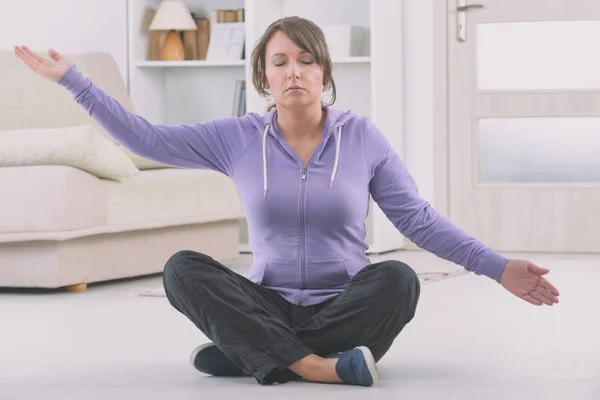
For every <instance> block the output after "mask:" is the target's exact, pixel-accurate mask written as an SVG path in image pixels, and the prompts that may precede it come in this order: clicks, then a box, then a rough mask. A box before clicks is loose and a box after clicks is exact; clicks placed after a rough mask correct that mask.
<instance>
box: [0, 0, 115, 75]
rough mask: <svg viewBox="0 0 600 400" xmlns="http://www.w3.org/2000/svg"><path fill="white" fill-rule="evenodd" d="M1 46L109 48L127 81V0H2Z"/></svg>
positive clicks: (68, 50)
mask: <svg viewBox="0 0 600 400" xmlns="http://www.w3.org/2000/svg"><path fill="white" fill-rule="evenodd" d="M0 7H1V9H2V13H0V49H2V50H12V48H13V47H14V46H16V45H23V44H24V45H27V46H28V47H30V48H31V49H32V50H34V51H39V52H44V53H47V51H48V49H49V48H54V49H56V50H57V51H59V52H61V53H75V52H88V51H106V52H108V53H110V54H111V55H112V56H113V57H114V58H115V61H116V62H117V64H118V66H119V69H120V71H121V76H122V77H123V81H124V82H125V83H127V2H126V1H125V0H18V1H17V0H0Z"/></svg>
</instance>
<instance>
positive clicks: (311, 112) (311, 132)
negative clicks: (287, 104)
mask: <svg viewBox="0 0 600 400" xmlns="http://www.w3.org/2000/svg"><path fill="white" fill-rule="evenodd" d="M325 114H326V113H325V111H324V110H323V109H322V108H321V104H320V103H317V105H316V106H310V107H298V108H292V109H290V108H279V107H278V108H277V125H278V126H279V129H280V130H281V134H282V135H283V137H284V139H286V140H287V139H290V140H292V141H296V140H303V139H316V138H317V136H318V137H319V138H320V137H321V135H322V133H323V126H324V125H325V117H326V115H325Z"/></svg>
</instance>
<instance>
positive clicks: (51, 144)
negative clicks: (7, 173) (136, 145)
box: [0, 125, 139, 180]
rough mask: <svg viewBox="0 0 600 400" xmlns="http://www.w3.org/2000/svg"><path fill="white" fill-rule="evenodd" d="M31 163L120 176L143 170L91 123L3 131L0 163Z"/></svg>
mask: <svg viewBox="0 0 600 400" xmlns="http://www.w3.org/2000/svg"><path fill="white" fill-rule="evenodd" d="M31 165H68V166H71V167H74V168H79V169H81V170H83V171H86V172H89V173H90V174H92V175H95V176H97V177H98V178H107V179H117V180H118V179H122V178H129V177H132V176H134V175H136V174H137V173H138V172H139V170H138V169H137V167H136V166H135V165H134V164H133V162H132V161H131V160H130V159H129V157H127V155H126V154H125V153H124V152H123V151H122V150H121V149H120V148H119V146H118V145H117V144H116V143H113V142H111V141H110V140H108V139H107V138H105V137H104V136H103V135H102V134H101V133H99V132H98V131H96V130H95V129H94V128H93V127H92V126H90V125H79V126H70V127H64V128H53V129H18V130H6V131H0V167H16V166H31Z"/></svg>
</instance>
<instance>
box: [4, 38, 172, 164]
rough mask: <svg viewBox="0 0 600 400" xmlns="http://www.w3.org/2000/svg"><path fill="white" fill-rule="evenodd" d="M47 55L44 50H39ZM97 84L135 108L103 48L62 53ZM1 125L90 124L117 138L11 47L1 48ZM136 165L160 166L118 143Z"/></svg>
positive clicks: (55, 125) (60, 125)
mask: <svg viewBox="0 0 600 400" xmlns="http://www.w3.org/2000/svg"><path fill="white" fill-rule="evenodd" d="M38 54H39V55H41V56H42V57H45V58H48V55H47V54H45V53H38ZM63 56H64V57H66V58H68V59H69V60H70V61H72V62H73V63H74V64H76V65H77V69H78V70H79V71H80V72H81V73H82V74H83V75H85V76H87V77H89V78H90V79H91V80H92V81H93V82H94V84H95V85H96V86H98V87H99V88H100V89H102V90H103V91H104V92H105V93H106V94H108V95H110V96H111V97H113V98H114V99H115V100H117V101H118V102H119V104H121V105H122V106H123V108H125V109H126V110H128V111H131V112H134V108H133V105H132V103H131V99H130V98H129V94H128V93H127V88H126V87H125V84H124V82H123V78H122V77H121V73H120V72H119V68H118V66H117V64H116V62H115V60H114V59H113V58H112V56H111V55H110V54H108V53H106V52H90V53H83V54H63ZM0 71H2V73H0V93H2V96H0V129H21V128H23V127H27V128H61V127H65V126H77V125H92V126H93V127H94V128H95V129H96V130H97V131H98V132H100V133H101V134H102V135H104V137H106V138H107V139H108V140H110V141H112V142H115V143H116V141H115V140H114V139H113V138H112V136H110V135H109V134H108V133H107V132H106V131H105V130H104V129H103V128H102V127H101V126H100V125H98V124H97V123H96V121H94V120H93V119H92V118H90V116H89V115H88V114H87V112H86V111H85V110H84V109H83V108H82V107H81V106H80V105H78V104H77V103H76V102H75V101H74V100H73V98H72V97H71V94H70V93H69V92H68V91H67V90H65V89H64V88H63V87H62V86H60V85H57V84H56V83H55V82H52V81H49V80H47V79H42V78H40V77H38V76H36V75H35V74H33V73H32V72H31V71H30V70H29V68H27V66H25V65H24V64H23V62H22V61H21V60H19V59H18V58H17V57H15V55H14V53H13V51H9V50H0ZM119 147H120V148H121V149H122V150H123V152H125V153H126V154H127V156H128V157H129V158H130V159H131V160H132V161H133V163H134V164H135V165H136V166H137V167H138V168H139V169H148V168H162V167H165V166H164V165H162V164H159V163H156V162H154V161H151V160H147V159H145V158H142V157H140V156H138V155H135V154H133V153H131V152H129V150H127V149H125V148H124V147H122V146H121V145H119Z"/></svg>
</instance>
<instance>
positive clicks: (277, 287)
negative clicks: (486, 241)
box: [15, 17, 559, 386]
mask: <svg viewBox="0 0 600 400" xmlns="http://www.w3.org/2000/svg"><path fill="white" fill-rule="evenodd" d="M15 52H16V55H17V56H18V57H20V58H21V59H22V60H23V61H24V62H25V63H26V64H27V65H28V66H29V67H30V68H31V69H32V70H33V71H35V72H36V73H38V74H39V75H41V76H43V77H46V78H49V79H52V80H54V81H56V82H58V83H59V84H60V85H62V86H64V87H65V88H66V89H67V90H69V91H70V93H71V94H72V95H73V97H74V99H75V101H76V102H77V103H78V104H80V105H81V106H82V107H83V108H84V109H85V110H86V111H88V113H90V115H91V116H92V118H94V119H95V120H96V121H98V123H99V124H100V125H101V126H103V127H104V128H105V129H106V131H107V132H109V133H110V134H111V135H112V136H114V138H115V139H116V140H118V141H119V142H120V143H122V144H123V145H124V146H125V147H127V148H128V149H129V150H131V151H132V152H134V153H137V154H139V155H140V156H143V157H146V158H148V159H151V160H155V161H157V162H160V163H163V164H169V165H172V166H177V167H186V168H202V169H212V170H216V171H219V172H221V173H223V174H226V175H227V176H229V177H230V178H231V179H232V180H233V181H234V182H235V184H236V186H237V189H238V192H239V195H240V198H241V201H242V203H243V206H244V209H245V212H246V216H247V220H248V224H249V228H250V233H251V236H252V239H253V258H254V260H253V264H252V266H251V269H250V272H249V277H248V278H249V279H246V278H245V277H242V276H240V275H238V274H236V273H234V272H232V271H231V270H229V269H227V268H226V267H224V266H223V265H222V264H220V263H219V262H217V261H215V260H214V259H212V258H211V257H210V256H208V255H204V254H199V253H197V252H193V251H181V252H179V253H177V254H175V255H173V256H172V257H171V258H170V259H169V260H168V262H167V264H166V266H165V269H164V275H163V279H164V285H165V290H166V293H167V297H168V299H169V301H170V303H171V304H172V305H173V306H174V307H175V308H176V309H177V310H179V311H180V312H181V313H183V314H184V315H185V316H187V317H188V318H189V319H190V320H191V321H192V322H193V323H194V324H195V325H196V326H197V327H198V328H199V329H200V330H201V331H202V332H203V333H204V334H205V335H206V336H207V337H208V338H209V339H211V340H212V341H213V343H209V344H207V345H202V346H200V347H199V348H197V349H196V350H195V351H194V352H193V353H192V359H191V361H192V363H193V364H194V366H195V367H196V368H197V369H198V370H200V371H202V372H205V373H209V374H213V375H221V376H223V375H227V376H241V375H252V376H254V377H255V378H256V380H257V381H258V382H259V383H261V384H270V383H274V382H280V383H283V382H287V381H290V380H296V379H306V380H309V381H315V382H330V383H347V384H355V385H363V386H371V385H372V384H373V383H374V381H375V380H376V379H377V376H378V372H377V366H376V362H378V361H379V360H380V359H381V358H382V357H383V355H384V354H385V353H386V352H387V350H388V349H389V348H390V346H391V345H392V342H393V341H394V339H395V338H396V336H397V335H398V334H399V333H400V331H401V330H402V329H403V327H404V326H405V325H406V324H407V323H408V322H409V321H410V320H411V319H412V318H413V316H414V313H415V309H416V306H417V301H418V299H419V293H420V287H419V281H418V279H417V276H416V274H415V272H414V271H413V270H412V269H411V268H410V267H409V266H407V265H406V264H403V263H401V262H399V261H386V262H381V263H377V264H370V261H369V259H368V258H366V256H365V251H366V249H367V246H366V244H365V226H364V220H365V218H366V217H367V213H368V204H369V196H372V197H373V199H374V200H375V201H376V202H377V203H378V204H379V206H380V207H381V208H382V210H383V211H384V212H385V214H386V215H387V217H388V218H389V219H390V220H391V221H392V223H394V225H395V226H396V227H397V228H398V229H399V230H400V232H402V233H403V234H404V235H405V236H407V237H408V238H410V239H411V240H412V241H413V242H415V243H416V244H417V245H419V246H420V247H422V248H424V249H426V250H429V251H431V252H433V253H434V254H436V255H437V256H439V257H442V258H444V259H447V260H451V261H453V262H455V263H457V264H460V265H462V266H464V267H465V268H466V269H467V270H469V271H473V272H475V273H476V274H482V275H486V276H488V277H490V278H492V279H495V280H496V281H498V282H499V283H501V284H502V285H503V287H505V288H506V289H507V290H508V291H509V292H511V293H513V294H515V295H517V296H519V297H521V298H522V299H523V300H525V301H528V302H530V303H532V304H536V305H542V304H547V305H552V304H553V303H556V302H558V298H557V296H558V294H559V293H558V291H557V290H556V289H555V288H554V287H553V286H552V285H551V284H550V283H549V282H548V281H547V280H546V279H545V278H543V277H542V275H544V274H546V273H547V272H548V270H546V269H542V268H540V267H538V266H536V265H534V264H533V263H531V262H529V261H525V260H508V259H506V258H504V257H502V256H501V255H499V254H497V253H495V252H494V251H492V250H491V249H489V248H488V247H486V246H484V245H483V244H482V243H480V242H479V241H477V240H475V239H473V238H472V237H470V236H468V235H467V234H466V233H464V232H463V231H461V230H460V229H459V228H457V227H456V226H454V225H453V224H452V223H450V222H449V221H448V220H446V219H445V218H443V217H442V216H441V215H439V214H438V213H436V212H435V211H434V210H433V209H432V208H431V207H430V206H429V205H428V204H427V203H426V202H425V201H424V200H423V199H421V198H420V197H419V195H418V193H417V189H416V187H415V183H414V181H413V179H412V178H411V176H410V174H409V173H408V172H407V170H406V169H405V166H404V165H403V163H402V161H401V160H400V158H399V157H398V155H397V154H396V153H395V152H394V151H393V150H392V148H391V147H390V145H389V144H388V142H387V141H386V139H385V138H384V136H383V135H382V134H381V133H380V132H379V131H378V129H377V128H376V127H375V126H374V125H373V124H372V123H370V122H369V121H368V120H367V119H366V118H363V117H360V116H358V115H356V114H354V113H352V112H342V111H339V110H336V109H333V108H332V107H331V104H328V105H325V104H323V103H322V101H321V94H322V92H323V91H325V90H331V92H332V98H333V101H335V84H334V81H333V77H332V63H331V60H330V57H329V53H328V50H327V45H326V42H325V39H324V37H323V33H322V31H321V30H320V29H319V28H318V27H317V26H316V25H315V24H313V23H312V22H310V21H308V20H305V19H302V18H298V17H290V18H283V19H281V20H278V21H276V22H274V23H273V24H272V25H271V26H270V27H269V28H268V29H267V30H266V32H265V34H264V35H263V37H262V38H261V40H260V41H259V42H258V43H257V44H256V47H255V50H254V51H253V53H252V66H253V68H254V72H253V83H254V86H255V88H256V89H257V91H258V92H259V93H260V94H262V95H264V96H272V97H273V99H274V103H275V104H274V106H273V107H272V109H270V111H268V112H267V113H266V114H265V115H262V116H261V115H258V114H255V113H250V114H247V115H245V116H243V117H239V118H237V117H235V118H234V117H232V118H222V119H218V120H215V121H210V122H206V123H197V124H193V125H185V126H164V125H152V124H150V123H149V122H147V121H146V120H145V119H143V118H141V117H139V116H136V115H133V114H131V113H129V112H128V111H126V110H125V109H123V108H122V107H121V106H120V105H119V104H118V103H117V102H116V101H115V100H114V99H112V98H110V97H109V96H107V95H106V94H105V93H104V92H103V91H102V90H100V89H99V88H98V87H96V86H95V85H94V84H93V83H92V82H91V81H90V80H89V79H87V78H85V77H83V76H82V75H81V74H80V73H79V72H78V70H77V69H76V67H75V66H73V65H71V63H69V62H68V61H67V60H65V59H64V58H62V57H61V56H60V54H58V53H57V52H56V51H54V50H50V51H49V55H50V57H51V59H52V60H46V59H44V58H42V57H39V56H37V55H35V54H33V53H32V52H31V51H30V50H29V49H27V48H26V47H16V48H15ZM332 103H333V102H332Z"/></svg>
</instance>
